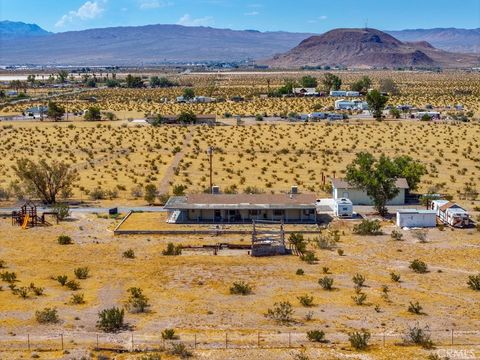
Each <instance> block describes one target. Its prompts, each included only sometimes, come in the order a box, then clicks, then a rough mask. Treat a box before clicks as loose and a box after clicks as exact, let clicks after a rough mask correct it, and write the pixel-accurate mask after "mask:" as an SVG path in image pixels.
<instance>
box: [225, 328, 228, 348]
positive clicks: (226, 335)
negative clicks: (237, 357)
mask: <svg viewBox="0 0 480 360" xmlns="http://www.w3.org/2000/svg"><path fill="white" fill-rule="evenodd" d="M227 348H228V331H225V349H227Z"/></svg>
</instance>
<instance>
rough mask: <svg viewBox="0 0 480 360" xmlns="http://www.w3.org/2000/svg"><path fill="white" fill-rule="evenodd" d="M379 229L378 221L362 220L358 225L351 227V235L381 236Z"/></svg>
mask: <svg viewBox="0 0 480 360" xmlns="http://www.w3.org/2000/svg"><path fill="white" fill-rule="evenodd" d="M381 228H382V226H381V225H380V221H378V220H368V219H363V220H362V222H361V223H360V224H357V225H355V226H354V227H353V233H354V234H357V235H381V234H382V230H381Z"/></svg>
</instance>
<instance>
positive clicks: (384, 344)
mask: <svg viewBox="0 0 480 360" xmlns="http://www.w3.org/2000/svg"><path fill="white" fill-rule="evenodd" d="M383 347H385V331H384V332H383Z"/></svg>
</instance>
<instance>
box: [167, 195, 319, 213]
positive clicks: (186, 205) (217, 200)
mask: <svg viewBox="0 0 480 360" xmlns="http://www.w3.org/2000/svg"><path fill="white" fill-rule="evenodd" d="M315 201H316V196H315V194H296V195H290V194H191V195H188V196H173V197H171V198H170V199H169V200H168V202H167V203H166V204H165V209H167V210H175V209H178V210H181V209H237V210H240V209H312V208H313V209H314V208H315Z"/></svg>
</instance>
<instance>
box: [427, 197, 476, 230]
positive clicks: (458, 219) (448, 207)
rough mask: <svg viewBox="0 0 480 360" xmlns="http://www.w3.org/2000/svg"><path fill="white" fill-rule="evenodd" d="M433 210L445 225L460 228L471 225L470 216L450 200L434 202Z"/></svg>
mask: <svg viewBox="0 0 480 360" xmlns="http://www.w3.org/2000/svg"><path fill="white" fill-rule="evenodd" d="M431 208H432V210H434V211H436V213H437V216H438V218H439V219H440V221H441V222H443V223H444V224H447V225H450V226H453V227H459V228H461V227H466V226H469V225H470V214H469V213H468V211H467V210H465V209H464V208H462V207H461V206H460V205H458V204H455V203H453V202H450V201H448V200H434V201H432V203H431Z"/></svg>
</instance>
